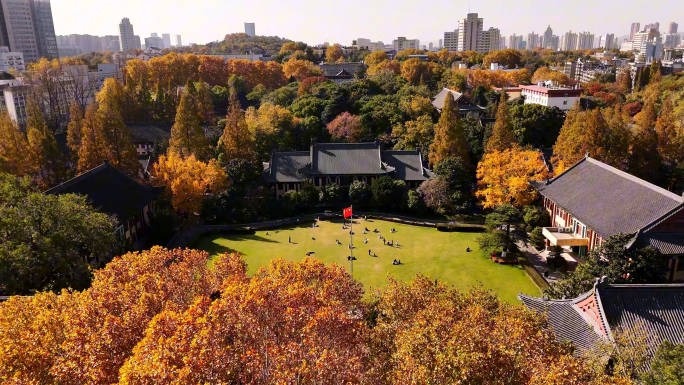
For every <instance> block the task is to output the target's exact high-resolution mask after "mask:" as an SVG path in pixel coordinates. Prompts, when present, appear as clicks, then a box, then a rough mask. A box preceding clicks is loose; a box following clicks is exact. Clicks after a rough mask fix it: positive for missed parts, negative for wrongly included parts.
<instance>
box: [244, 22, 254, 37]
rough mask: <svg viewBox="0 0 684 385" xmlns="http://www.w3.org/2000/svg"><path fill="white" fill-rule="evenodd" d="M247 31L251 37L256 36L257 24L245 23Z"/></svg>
mask: <svg viewBox="0 0 684 385" xmlns="http://www.w3.org/2000/svg"><path fill="white" fill-rule="evenodd" d="M245 33H246V34H247V36H249V37H255V36H256V26H255V24H254V23H245Z"/></svg>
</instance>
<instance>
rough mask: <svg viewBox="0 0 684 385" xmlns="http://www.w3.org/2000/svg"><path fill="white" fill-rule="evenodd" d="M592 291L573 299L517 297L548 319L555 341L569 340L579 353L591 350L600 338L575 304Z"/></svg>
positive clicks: (576, 352)
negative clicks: (551, 299) (553, 299)
mask: <svg viewBox="0 0 684 385" xmlns="http://www.w3.org/2000/svg"><path fill="white" fill-rule="evenodd" d="M589 295H593V293H591V292H590V293H587V294H584V295H583V296H580V297H579V298H577V299H573V300H556V301H548V300H544V299H541V298H534V297H528V296H526V295H522V294H521V295H520V296H519V297H518V298H519V299H520V300H521V301H523V303H524V304H525V306H526V307H527V308H528V309H530V310H533V311H536V312H537V313H540V314H545V315H546V316H547V317H548V320H549V326H550V327H551V329H552V330H553V332H554V334H555V335H556V340H557V341H570V342H572V343H573V345H574V346H575V348H576V350H575V354H576V355H579V354H581V353H583V352H585V351H587V350H591V349H592V348H593V347H594V346H595V345H596V343H598V342H599V341H601V340H602V337H600V336H599V335H598V334H597V333H596V332H595V331H594V328H593V327H592V326H590V325H589V324H588V323H587V321H586V320H585V319H584V318H583V317H582V315H581V314H580V313H579V312H578V311H577V307H575V304H576V303H577V302H579V301H581V300H584V299H586V298H587V297H588V296H589Z"/></svg>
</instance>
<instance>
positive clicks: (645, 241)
mask: <svg viewBox="0 0 684 385" xmlns="http://www.w3.org/2000/svg"><path fill="white" fill-rule="evenodd" d="M639 245H640V246H642V247H645V246H653V247H655V248H656V249H658V250H660V252H661V253H663V254H665V255H684V234H678V233H646V234H642V235H640V237H639Z"/></svg>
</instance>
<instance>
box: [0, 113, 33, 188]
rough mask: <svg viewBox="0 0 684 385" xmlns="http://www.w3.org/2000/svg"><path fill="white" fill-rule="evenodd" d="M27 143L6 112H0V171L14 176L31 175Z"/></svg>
mask: <svg viewBox="0 0 684 385" xmlns="http://www.w3.org/2000/svg"><path fill="white" fill-rule="evenodd" d="M30 158H31V152H30V151H29V145H28V141H27V140H26V136H25V135H24V133H23V132H21V131H20V130H19V126H17V124H16V123H15V122H14V121H13V120H12V118H11V117H10V116H9V114H8V113H7V111H0V171H1V172H6V173H8V174H12V175H16V176H27V175H30V174H32V173H33V169H32V166H33V165H34V162H33V161H32V160H31V159H30Z"/></svg>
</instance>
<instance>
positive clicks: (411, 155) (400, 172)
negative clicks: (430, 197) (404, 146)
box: [382, 150, 429, 181]
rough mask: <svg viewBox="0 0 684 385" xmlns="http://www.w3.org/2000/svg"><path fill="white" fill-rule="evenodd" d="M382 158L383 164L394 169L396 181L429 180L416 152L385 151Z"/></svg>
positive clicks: (420, 158) (418, 153)
mask: <svg viewBox="0 0 684 385" xmlns="http://www.w3.org/2000/svg"><path fill="white" fill-rule="evenodd" d="M382 158H383V160H384V161H385V163H387V164H388V165H390V166H392V167H394V175H395V177H396V178H397V179H401V180H407V181H420V180H428V179H429V173H428V172H427V170H425V169H424V168H423V161H422V157H421V155H420V152H418V151H416V150H413V151H411V150H408V151H406V150H392V151H385V152H383V154H382Z"/></svg>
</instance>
